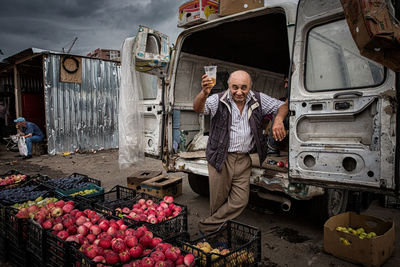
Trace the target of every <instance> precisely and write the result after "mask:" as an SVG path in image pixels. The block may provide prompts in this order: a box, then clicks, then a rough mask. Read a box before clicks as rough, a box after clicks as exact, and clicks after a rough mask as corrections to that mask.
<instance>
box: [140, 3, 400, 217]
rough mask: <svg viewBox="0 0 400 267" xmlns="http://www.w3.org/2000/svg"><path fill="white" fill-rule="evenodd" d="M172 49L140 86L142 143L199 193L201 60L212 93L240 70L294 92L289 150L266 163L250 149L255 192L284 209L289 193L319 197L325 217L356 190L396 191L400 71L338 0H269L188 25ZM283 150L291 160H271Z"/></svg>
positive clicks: (256, 85) (274, 88)
mask: <svg viewBox="0 0 400 267" xmlns="http://www.w3.org/2000/svg"><path fill="white" fill-rule="evenodd" d="M149 38H150V39H152V40H153V41H154V42H155V44H156V46H157V40H158V39H157V36H151V37H150V36H149ZM150 39H149V42H151V40H150ZM171 51H172V52H171V61H170V63H169V71H168V73H167V75H166V76H165V77H164V78H155V79H158V82H154V83H153V84H154V86H156V88H155V87H147V89H144V92H143V94H144V98H145V100H144V101H143V103H144V106H145V108H144V110H145V130H146V148H145V149H146V153H147V154H149V155H153V156H156V157H162V160H163V164H164V166H165V168H166V169H167V170H168V171H179V172H181V171H183V172H186V173H188V177H189V183H190V186H191V188H192V189H193V191H194V192H196V193H198V194H202V195H206V194H208V179H207V176H208V170H207V161H206V159H205V147H206V144H207V135H208V131H209V124H210V118H209V116H203V115H199V114H197V113H195V112H194V111H193V109H192V104H193V99H194V98H195V96H196V95H197V94H198V92H200V90H201V86H200V81H201V76H202V75H203V73H204V69H203V66H205V65H217V66H218V73H217V85H216V86H215V88H214V89H213V90H212V93H217V92H220V91H222V90H226V89H227V88H228V87H227V83H226V81H227V78H228V75H229V74H230V73H231V72H232V71H234V70H237V69H243V70H246V71H248V72H249V73H250V75H251V76H252V80H253V88H252V89H253V90H255V91H260V92H264V93H266V94H268V95H270V96H272V97H275V98H281V97H286V96H288V98H289V109H290V114H289V137H288V138H287V140H285V141H284V144H283V147H285V145H286V149H285V148H283V151H281V157H280V158H276V157H275V158H267V160H266V161H265V162H264V164H263V167H262V168H260V166H259V163H258V159H257V155H256V154H254V155H252V158H253V159H254V160H253V170H252V175H251V185H252V191H253V192H257V194H258V195H259V196H260V197H262V198H266V199H270V200H274V201H279V202H281V203H282V209H284V210H289V209H290V205H291V199H297V200H310V199H314V200H315V201H314V204H316V205H317V206H318V207H319V215H320V216H321V218H327V217H329V216H332V215H335V214H338V213H341V212H343V211H344V210H346V208H347V204H348V202H349V199H350V192H362V191H368V192H375V193H385V194H392V195H395V194H397V192H398V189H399V188H398V184H399V175H398V167H399V158H398V155H399V154H398V153H397V150H398V148H396V143H397V142H396V141H397V140H396V139H397V136H396V130H397V126H396V121H397V117H398V116H397V113H396V109H397V102H396V101H395V99H396V95H397V91H398V89H399V76H398V73H395V72H393V71H391V70H390V69H387V68H385V67H383V66H382V65H380V64H378V63H376V62H374V61H371V60H369V59H367V58H365V57H363V56H361V55H360V53H359V51H358V49H357V47H356V45H355V43H354V41H353V39H352V36H351V34H350V31H349V28H348V25H347V23H346V20H345V17H344V12H343V8H342V6H341V3H340V1H339V0H334V1H333V0H326V1H316V0H315V1H310V0H308V1H300V3H298V1H266V6H265V7H263V8H259V9H254V10H250V11H246V12H242V13H238V14H234V15H230V16H227V17H223V18H219V19H216V20H213V21H209V22H206V23H204V24H200V25H197V26H193V27H190V28H188V29H186V30H184V31H183V32H182V33H181V34H180V35H179V37H178V39H177V41H176V45H175V46H174V47H173V49H172V50H171ZM285 76H289V91H288V90H287V89H284V86H283V84H284V77H285ZM154 77H155V76H154ZM396 81H397V82H396ZM396 89H397V91H396ZM146 90H147V91H146ZM285 142H286V144H285ZM286 158H288V167H278V166H277V165H276V164H274V162H276V161H283V162H285V160H286Z"/></svg>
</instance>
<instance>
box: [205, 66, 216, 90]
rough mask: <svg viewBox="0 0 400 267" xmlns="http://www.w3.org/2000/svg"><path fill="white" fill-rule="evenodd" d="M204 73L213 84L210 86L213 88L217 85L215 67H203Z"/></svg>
mask: <svg viewBox="0 0 400 267" xmlns="http://www.w3.org/2000/svg"><path fill="white" fill-rule="evenodd" d="M204 72H205V73H206V74H207V75H208V78H211V80H212V81H213V83H212V84H211V85H212V86H215V84H216V83H217V66H204Z"/></svg>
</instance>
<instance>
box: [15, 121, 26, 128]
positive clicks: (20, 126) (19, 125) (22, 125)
mask: <svg viewBox="0 0 400 267" xmlns="http://www.w3.org/2000/svg"><path fill="white" fill-rule="evenodd" d="M17 127H18V128H23V127H25V122H24V121H23V122H17Z"/></svg>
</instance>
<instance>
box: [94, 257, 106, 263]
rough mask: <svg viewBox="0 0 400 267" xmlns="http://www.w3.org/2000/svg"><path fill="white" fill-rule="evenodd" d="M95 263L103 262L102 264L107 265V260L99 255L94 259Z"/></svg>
mask: <svg viewBox="0 0 400 267" xmlns="http://www.w3.org/2000/svg"><path fill="white" fill-rule="evenodd" d="M93 261H94V262H101V263H106V259H105V258H104V257H103V256H100V255H97V256H96V257H94V258H93Z"/></svg>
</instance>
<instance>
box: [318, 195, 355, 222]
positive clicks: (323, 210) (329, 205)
mask: <svg viewBox="0 0 400 267" xmlns="http://www.w3.org/2000/svg"><path fill="white" fill-rule="evenodd" d="M348 199H349V192H348V191H347V190H341V189H326V190H325V194H324V195H322V196H319V197H315V198H314V199H312V202H313V211H314V216H315V219H318V220H319V221H320V222H325V221H326V220H327V219H329V218H330V217H332V216H335V215H338V214H340V213H343V212H345V211H346V210H347V204H348Z"/></svg>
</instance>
